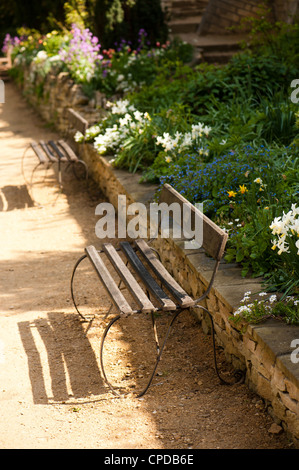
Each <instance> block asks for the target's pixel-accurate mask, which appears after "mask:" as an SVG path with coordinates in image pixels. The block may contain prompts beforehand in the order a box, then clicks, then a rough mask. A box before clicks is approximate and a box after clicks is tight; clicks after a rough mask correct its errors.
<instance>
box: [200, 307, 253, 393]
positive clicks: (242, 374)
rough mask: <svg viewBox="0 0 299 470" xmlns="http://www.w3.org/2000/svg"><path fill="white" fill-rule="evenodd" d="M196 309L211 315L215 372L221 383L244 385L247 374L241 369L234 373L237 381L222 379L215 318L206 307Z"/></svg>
mask: <svg viewBox="0 0 299 470" xmlns="http://www.w3.org/2000/svg"><path fill="white" fill-rule="evenodd" d="M195 307H196V308H201V309H202V310H204V311H205V312H206V313H207V314H208V315H209V318H210V321H211V326H212V342H213V356H214V366H215V371H216V374H217V376H218V378H219V380H220V382H221V383H222V384H224V385H234V384H237V383H242V382H243V381H244V379H245V372H244V371H242V370H241V369H237V370H235V371H234V378H235V381H233V382H228V381H227V380H225V379H223V378H222V377H221V375H220V373H219V370H218V366H217V358H216V345H215V329H214V321H213V317H212V315H211V313H210V312H209V310H208V309H206V308H205V307H203V306H201V305H195Z"/></svg>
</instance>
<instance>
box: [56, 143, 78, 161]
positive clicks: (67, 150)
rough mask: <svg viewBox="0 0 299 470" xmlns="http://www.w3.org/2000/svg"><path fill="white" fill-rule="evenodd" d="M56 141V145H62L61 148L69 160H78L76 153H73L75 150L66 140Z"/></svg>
mask: <svg viewBox="0 0 299 470" xmlns="http://www.w3.org/2000/svg"><path fill="white" fill-rule="evenodd" d="M57 143H58V145H59V146H60V147H62V149H63V150H64V151H65V153H66V156H67V158H68V159H69V160H70V161H71V162H76V161H78V157H77V155H76V154H75V152H74V151H73V149H72V148H71V147H70V145H69V144H68V143H67V142H65V140H62V139H60V140H58V141H57Z"/></svg>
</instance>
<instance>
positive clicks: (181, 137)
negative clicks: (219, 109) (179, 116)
mask: <svg viewBox="0 0 299 470" xmlns="http://www.w3.org/2000/svg"><path fill="white" fill-rule="evenodd" d="M210 131H211V128H210V127H208V126H204V125H203V124H202V123H201V122H199V123H198V124H192V126H191V132H186V133H182V132H178V131H177V132H176V133H175V134H174V136H171V135H170V134H169V133H168V132H164V133H163V136H158V137H157V138H156V143H157V144H158V145H161V146H162V147H163V149H164V150H165V152H171V151H173V150H176V151H177V152H179V153H181V152H183V151H184V150H187V149H189V148H191V147H192V146H194V145H201V144H202V141H201V139H202V137H208V135H209V133H210ZM199 154H200V155H208V150H207V149H204V148H203V147H200V148H199ZM165 159H166V161H167V162H170V161H171V160H172V158H171V157H170V156H167V157H166V158H165Z"/></svg>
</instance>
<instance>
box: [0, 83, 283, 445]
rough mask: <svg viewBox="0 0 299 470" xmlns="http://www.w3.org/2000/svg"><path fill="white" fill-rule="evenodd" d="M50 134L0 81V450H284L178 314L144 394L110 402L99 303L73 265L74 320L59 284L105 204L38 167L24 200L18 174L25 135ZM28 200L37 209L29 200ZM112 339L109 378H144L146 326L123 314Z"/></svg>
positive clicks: (102, 299) (65, 288)
mask: <svg viewBox="0 0 299 470" xmlns="http://www.w3.org/2000/svg"><path fill="white" fill-rule="evenodd" d="M51 137H55V133H53V132H52V131H51V130H49V128H47V127H46V126H45V125H44V123H43V122H42V121H41V120H40V119H39V118H38V117H37V116H36V115H35V114H34V112H33V111H32V109H31V108H29V107H28V106H27V104H26V102H25V101H24V99H23V98H22V97H21V96H20V93H19V92H18V90H17V89H16V88H15V87H14V86H13V85H12V84H6V103H5V104H2V105H0V169H1V171H0V196H1V197H0V224H1V243H0V263H1V270H0V283H1V290H0V298H1V302H0V309H1V310H0V377H1V382H0V422H1V426H0V448H4V449H29V448H31V449H41V448H44V449H62V448H65V449H88V448H89V449H96V448H98V449H242V448H243V449H288V448H291V447H292V444H291V443H290V441H289V440H288V439H287V437H286V435H285V434H284V433H283V432H278V431H279V429H277V428H276V429H274V427H273V426H272V425H273V420H272V419H271V417H270V416H269V415H268V414H267V413H266V412H265V408H264V404H263V402H262V400H260V399H259V397H257V396H256V395H254V394H253V393H252V392H250V391H249V390H248V389H247V387H246V385H244V384H242V385H234V386H232V387H226V386H223V385H220V384H219V381H218V379H217V377H216V375H215V373H214V369H213V361H212V347H211V339H210V337H206V336H204V335H203V334H202V333H201V331H200V329H199V328H198V326H197V324H196V323H195V321H194V319H193V318H192V317H190V316H188V315H185V316H182V317H181V319H180V321H179V323H178V325H177V327H176V328H175V330H174V332H173V333H172V335H171V338H170V342H169V346H168V348H167V349H166V351H165V355H164V357H163V360H162V362H161V364H160V366H159V369H158V373H157V376H156V377H155V380H154V383H153V385H152V387H151V388H150V390H149V392H148V393H147V394H146V395H145V396H144V397H143V398H140V399H136V398H134V396H133V395H132V393H131V394H129V395H128V396H126V398H122V399H118V398H115V397H114V395H113V394H112V393H111V392H110V391H109V390H108V389H107V387H106V385H105V384H104V383H103V380H102V377H101V373H100V367H99V346H100V345H99V339H100V333H101V331H102V328H103V324H102V317H103V312H105V311H106V308H107V306H108V303H107V298H106V296H105V294H104V292H103V291H102V289H101V288H100V286H99V283H98V281H97V278H96V276H95V274H94V273H93V272H92V270H91V269H90V267H89V265H88V263H85V262H84V263H82V266H81V267H80V269H79V271H78V276H77V278H76V283H75V284H76V292H77V294H78V302H79V304H80V306H81V307H82V311H84V312H85V313H86V314H96V315H95V318H94V320H93V321H91V322H87V323H86V322H82V321H80V318H79V317H78V315H77V314H76V313H75V311H74V308H73V306H72V302H71V297H70V288H69V283H70V276H71V272H72V268H73V265H74V263H75V261H76V260H77V258H78V257H79V256H81V254H82V251H83V249H84V247H85V246H87V245H88V244H95V245H96V246H97V247H98V246H100V240H98V239H96V237H95V233H94V227H95V223H96V221H97V219H96V216H95V207H96V205H97V204H98V203H100V202H101V201H103V200H104V199H103V196H102V195H101V193H100V192H99V191H98V189H97V188H96V187H94V186H93V185H92V184H89V185H88V187H86V186H85V185H84V184H82V183H80V184H78V182H77V181H76V180H75V179H74V178H73V176H72V174H71V173H69V174H67V175H65V188H64V191H63V193H59V192H58V191H57V186H55V181H56V176H55V175H54V172H53V171H52V170H51V171H49V172H48V174H47V175H46V177H45V179H44V181H43V183H42V184H38V182H39V181H41V180H42V179H43V178H44V175H43V173H42V171H37V173H36V178H37V179H36V186H35V190H34V192H33V194H31V195H30V193H28V188H27V186H26V185H25V183H24V178H23V175H22V172H21V160H22V156H23V152H24V149H25V148H26V146H27V145H28V143H29V142H30V140H31V139H35V140H38V139H40V138H43V139H44V140H48V139H49V138H51ZM26 157H27V159H25V176H26V174H27V176H28V174H29V173H30V170H31V169H32V168H33V167H34V164H35V159H34V157H33V155H31V154H30V152H28V154H27V155H26ZM32 197H35V198H36V199H37V200H40V201H42V202H43V203H44V205H43V206H41V207H38V206H35V205H33V201H32ZM87 281H88V283H87ZM162 328H164V324H163V325H162ZM148 338H149V339H148ZM110 339H111V340H110V341H108V343H107V350H106V351H105V360H106V362H107V372H108V374H109V377H110V379H111V380H112V381H113V382H115V383H116V384H118V385H119V386H120V387H121V388H122V389H123V390H125V391H130V392H133V391H134V390H135V389H137V384H138V387H139V385H140V384H142V383H143V381H144V380H145V379H146V378H147V370H148V369H147V366H148V362H149V361H150V360H151V357H152V356H151V353H152V352H153V350H152V342H153V341H152V340H153V338H152V331H151V329H150V321H149V319H144V320H143V321H141V322H140V321H139V318H132V319H130V321H128V322H126V323H125V324H119V325H118V326H117V327H115V329H114V330H113V331H111V338H110ZM220 360H222V359H221V358H220ZM224 366H225V364H224ZM135 378H136V383H135ZM275 431H276V432H275Z"/></svg>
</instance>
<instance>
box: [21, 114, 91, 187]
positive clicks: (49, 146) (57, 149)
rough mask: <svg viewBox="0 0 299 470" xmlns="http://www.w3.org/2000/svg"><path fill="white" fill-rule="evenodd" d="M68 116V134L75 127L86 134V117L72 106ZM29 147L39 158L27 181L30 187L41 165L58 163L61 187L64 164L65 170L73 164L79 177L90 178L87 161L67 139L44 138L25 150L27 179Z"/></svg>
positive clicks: (32, 143) (60, 184)
mask: <svg viewBox="0 0 299 470" xmlns="http://www.w3.org/2000/svg"><path fill="white" fill-rule="evenodd" d="M66 118H67V121H68V131H67V134H68V135H69V133H70V130H71V129H74V130H76V131H80V132H81V133H82V134H83V136H85V133H86V130H87V128H88V122H87V120H86V119H84V118H83V117H82V116H81V115H80V114H79V113H77V112H76V111H74V110H73V109H72V108H68V109H67V110H66ZM28 148H31V149H32V150H33V152H34V154H35V155H36V157H37V158H38V163H37V165H36V166H35V167H34V169H33V171H32V174H31V178H30V182H28V181H26V182H27V184H28V185H29V186H30V187H31V186H32V184H33V176H34V173H35V171H36V170H37V168H38V167H40V165H43V166H45V167H46V169H48V168H49V167H50V166H52V165H53V164H57V165H58V182H59V186H60V187H62V165H65V170H67V169H68V168H69V167H70V166H71V167H72V169H73V172H74V174H75V176H76V178H77V179H80V178H84V179H87V178H88V168H87V165H86V163H85V162H84V161H83V160H82V159H80V158H79V156H78V155H77V154H76V153H75V152H74V150H73V149H72V147H71V146H70V144H69V143H68V142H67V140H66V139H59V140H57V141H53V140H49V141H48V142H44V141H43V140H40V141H39V142H36V141H32V142H30V145H29V147H27V149H26V150H25V152H24V155H23V159H22V172H23V176H24V179H25V180H26V177H25V173H24V158H25V154H26V152H27V150H28Z"/></svg>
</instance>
